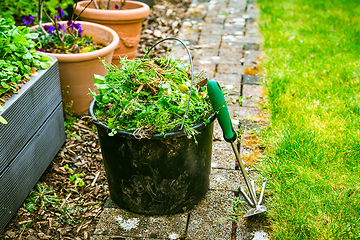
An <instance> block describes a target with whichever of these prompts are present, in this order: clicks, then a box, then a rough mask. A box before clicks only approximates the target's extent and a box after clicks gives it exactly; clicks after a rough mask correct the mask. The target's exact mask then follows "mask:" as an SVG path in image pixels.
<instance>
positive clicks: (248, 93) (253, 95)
mask: <svg viewBox="0 0 360 240" xmlns="http://www.w3.org/2000/svg"><path fill="white" fill-rule="evenodd" d="M262 88H263V87H262V86H260V85H244V86H243V98H242V106H243V107H258V104H259V102H260V100H261V99H262V91H263V90H262Z"/></svg>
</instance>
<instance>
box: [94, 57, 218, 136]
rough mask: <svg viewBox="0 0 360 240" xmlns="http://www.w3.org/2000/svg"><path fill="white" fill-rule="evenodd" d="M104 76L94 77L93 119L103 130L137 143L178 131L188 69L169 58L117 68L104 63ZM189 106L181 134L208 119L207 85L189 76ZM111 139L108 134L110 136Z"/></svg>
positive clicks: (132, 62)
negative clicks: (123, 134) (136, 139)
mask: <svg viewBox="0 0 360 240" xmlns="http://www.w3.org/2000/svg"><path fill="white" fill-rule="evenodd" d="M104 64H105V66H106V68H107V70H108V72H109V73H108V75H106V76H105V77H103V76H98V75H97V76H95V79H94V82H95V86H96V88H97V89H98V90H99V94H96V93H95V92H91V94H92V95H93V96H94V98H95V100H96V109H95V111H94V113H95V115H96V117H97V118H98V119H99V120H100V121H102V122H104V123H105V124H106V125H107V126H108V127H110V128H111V129H113V130H115V129H117V130H125V131H129V132H134V133H136V136H139V138H151V137H152V136H153V134H154V133H161V134H165V133H167V132H172V131H174V130H176V129H178V128H179V126H181V124H182V121H183V118H184V114H185V110H186V106H187V103H188V98H189V95H190V88H191V76H190V73H189V70H190V66H185V65H184V64H183V63H182V62H181V61H180V60H177V59H172V58H168V57H165V58H159V59H137V60H128V59H126V58H123V59H121V60H120V65H121V66H122V67H121V68H119V67H117V66H114V65H112V64H107V63H104ZM193 78H194V82H196V83H194V86H193V88H192V93H191V99H190V104H189V108H188V112H187V114H186V120H185V123H184V130H185V132H186V133H187V134H188V135H193V134H194V131H193V130H192V129H191V127H192V126H194V125H196V124H198V123H201V122H206V121H207V117H209V115H210V113H211V111H212V110H211V107H210V104H209V101H208V98H207V92H206V83H207V81H208V80H207V79H206V78H205V77H203V74H202V73H200V74H199V75H197V76H193ZM114 133H116V131H113V132H112V134H114Z"/></svg>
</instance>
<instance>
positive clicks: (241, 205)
mask: <svg viewBox="0 0 360 240" xmlns="http://www.w3.org/2000/svg"><path fill="white" fill-rule="evenodd" d="M229 202H231V203H232V209H231V211H229V214H230V215H231V217H230V220H231V221H233V222H236V223H237V220H238V218H239V216H241V215H244V214H245V210H246V209H245V204H246V202H245V201H242V200H240V198H238V197H235V199H229Z"/></svg>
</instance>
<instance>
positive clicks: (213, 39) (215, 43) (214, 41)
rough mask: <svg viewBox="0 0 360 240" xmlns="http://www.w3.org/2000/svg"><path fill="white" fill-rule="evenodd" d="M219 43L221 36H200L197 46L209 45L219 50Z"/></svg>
mask: <svg viewBox="0 0 360 240" xmlns="http://www.w3.org/2000/svg"><path fill="white" fill-rule="evenodd" d="M220 41H221V34H220V33H219V34H212V35H210V34H208V35H206V34H205V35H203V34H201V36H200V39H199V42H198V44H199V45H209V46H211V47H216V48H219V46H220Z"/></svg>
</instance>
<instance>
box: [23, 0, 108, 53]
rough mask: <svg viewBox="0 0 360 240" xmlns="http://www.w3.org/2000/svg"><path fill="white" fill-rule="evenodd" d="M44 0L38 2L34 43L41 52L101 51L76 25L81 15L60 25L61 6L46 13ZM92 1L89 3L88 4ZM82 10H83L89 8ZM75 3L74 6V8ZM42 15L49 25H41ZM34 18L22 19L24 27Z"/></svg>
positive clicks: (63, 13) (62, 15)
mask: <svg viewBox="0 0 360 240" xmlns="http://www.w3.org/2000/svg"><path fill="white" fill-rule="evenodd" d="M44 2H45V0H40V1H39V11H38V14H37V22H38V25H39V26H38V28H37V29H36V30H35V32H36V33H38V35H39V36H38V38H37V39H36V42H38V43H40V44H41V46H42V48H41V51H45V52H52V53H85V52H91V51H95V50H97V49H101V48H102V47H103V46H102V45H97V44H94V43H93V40H92V38H91V37H89V36H86V35H85V36H84V35H83V34H82V33H83V29H82V26H81V24H80V23H76V20H77V19H78V18H79V16H80V15H81V13H82V12H81V13H80V14H79V15H78V16H77V17H76V18H75V19H74V20H73V18H74V14H73V15H72V17H71V20H69V21H67V23H66V24H63V23H60V21H61V20H62V19H63V17H65V12H64V10H63V9H62V8H61V6H58V7H56V8H55V9H54V10H55V11H54V12H52V13H48V12H47V11H44ZM91 2H92V1H90V2H89V4H90V3H91ZM89 4H88V5H87V6H86V7H85V8H84V10H85V9H86V8H87V7H88V6H89ZM76 5H77V2H76V4H75V7H76ZM43 13H44V14H45V16H46V17H47V19H48V20H49V21H50V23H51V24H43ZM34 20H35V18H34V17H33V16H32V15H29V16H27V17H25V18H24V19H23V21H24V23H25V25H30V24H32V23H33V21H34Z"/></svg>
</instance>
